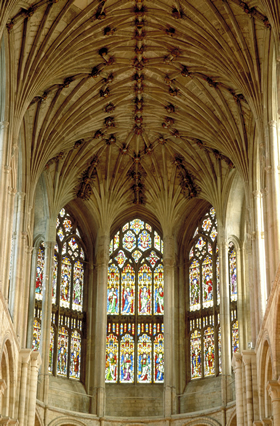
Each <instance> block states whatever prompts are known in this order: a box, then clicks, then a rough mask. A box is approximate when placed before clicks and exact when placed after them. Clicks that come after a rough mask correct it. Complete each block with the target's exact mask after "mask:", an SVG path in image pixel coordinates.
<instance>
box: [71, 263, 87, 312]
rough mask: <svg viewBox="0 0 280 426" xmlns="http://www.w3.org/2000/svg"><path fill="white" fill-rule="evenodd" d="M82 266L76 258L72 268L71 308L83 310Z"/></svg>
mask: <svg viewBox="0 0 280 426" xmlns="http://www.w3.org/2000/svg"><path fill="white" fill-rule="evenodd" d="M83 287H84V266H83V264H82V263H81V262H80V261H79V260H77V261H76V262H75V263H74V268H73V294H72V309H75V310H77V311H82V310H83Z"/></svg>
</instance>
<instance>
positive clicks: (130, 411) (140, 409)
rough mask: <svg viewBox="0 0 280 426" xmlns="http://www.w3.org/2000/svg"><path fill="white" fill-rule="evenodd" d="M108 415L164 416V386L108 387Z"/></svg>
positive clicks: (120, 385)
mask: <svg viewBox="0 0 280 426" xmlns="http://www.w3.org/2000/svg"><path fill="white" fill-rule="evenodd" d="M106 415H108V416H126V417H138V416H140V417H145V416H148V417H154V416H162V415H163V385H142V384H136V385H124V384H119V385H118V384H114V385H106Z"/></svg>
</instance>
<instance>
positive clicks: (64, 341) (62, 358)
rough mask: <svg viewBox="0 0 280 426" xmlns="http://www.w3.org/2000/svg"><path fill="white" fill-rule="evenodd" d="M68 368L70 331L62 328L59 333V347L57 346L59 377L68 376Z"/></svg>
mask: <svg viewBox="0 0 280 426" xmlns="http://www.w3.org/2000/svg"><path fill="white" fill-rule="evenodd" d="M67 367H68V330H67V328H66V327H60V328H59V331H58V345H57V374H58V376H67Z"/></svg>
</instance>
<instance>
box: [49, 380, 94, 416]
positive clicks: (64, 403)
mask: <svg viewBox="0 0 280 426" xmlns="http://www.w3.org/2000/svg"><path fill="white" fill-rule="evenodd" d="M49 404H50V405H52V406H54V407H59V408H63V409H65V410H71V411H78V412H80V413H88V412H89V407H90V397H89V396H88V395H87V393H86V391H85V388H84V386H83V385H82V383H81V382H78V381H75V380H69V379H64V378H63V377H54V376H50V390H49Z"/></svg>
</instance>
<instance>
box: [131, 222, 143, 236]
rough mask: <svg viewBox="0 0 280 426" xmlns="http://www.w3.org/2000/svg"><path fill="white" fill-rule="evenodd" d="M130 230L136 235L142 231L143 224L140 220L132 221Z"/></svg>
mask: <svg viewBox="0 0 280 426" xmlns="http://www.w3.org/2000/svg"><path fill="white" fill-rule="evenodd" d="M130 229H132V230H133V231H134V232H135V234H137V235H138V234H139V232H140V231H141V230H142V229H144V222H143V221H142V220H140V219H134V220H132V221H131V222H130Z"/></svg>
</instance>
